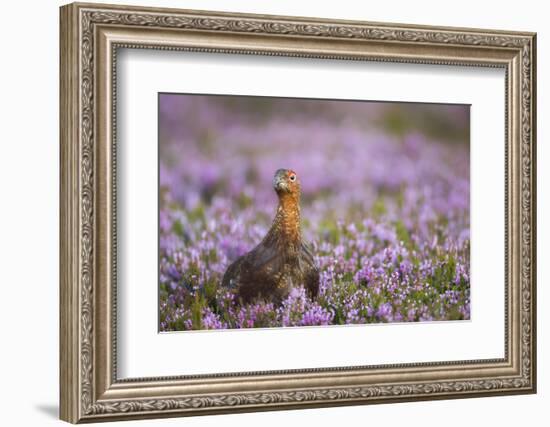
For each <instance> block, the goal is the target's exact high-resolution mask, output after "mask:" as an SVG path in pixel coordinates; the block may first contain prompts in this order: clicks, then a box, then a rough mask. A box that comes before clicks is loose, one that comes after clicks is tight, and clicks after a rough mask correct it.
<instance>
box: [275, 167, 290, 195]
mask: <svg viewBox="0 0 550 427" xmlns="http://www.w3.org/2000/svg"><path fill="white" fill-rule="evenodd" d="M273 188H274V189H275V191H276V192H277V193H278V192H280V191H286V192H288V191H290V188H289V187H288V183H287V182H286V173H285V171H283V172H280V171H277V173H276V174H275V176H274V177H273Z"/></svg>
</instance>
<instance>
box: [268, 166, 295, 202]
mask: <svg viewBox="0 0 550 427" xmlns="http://www.w3.org/2000/svg"><path fill="white" fill-rule="evenodd" d="M273 188H274V189H275V192H276V193H277V195H278V196H279V199H280V198H287V197H288V196H290V197H292V198H294V199H299V197H300V181H299V180H298V175H296V172H294V171H293V170H290V169H278V170H277V171H276V172H275V176H274V177H273Z"/></svg>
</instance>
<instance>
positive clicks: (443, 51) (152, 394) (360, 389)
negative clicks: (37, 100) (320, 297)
mask: <svg viewBox="0 0 550 427" xmlns="http://www.w3.org/2000/svg"><path fill="white" fill-rule="evenodd" d="M60 13H61V15H60V22H61V37H60V43H61V45H60V53H61V62H60V110H61V111H60V137H61V141H60V143H61V150H60V151H61V176H60V180H61V201H60V213H61V218H60V233H61V234H60V386H61V396H60V408H61V410H60V416H61V419H63V420H65V421H68V422H72V423H78V422H90V421H109V420H122V419H130V418H154V417H168V416H185V415H200V414H216V413H227V412H246V411H259V410H281V409H291V408H308V407H322V406H331V405H357V404H369V403H384V402H400V401H411V400H429V399H444V398H459V397H477V396H488V395H497V394H521V393H534V392H535V391H536V317H535V316H536V237H535V236H536V182H535V181H536V169H535V167H536V145H535V141H536V128H535V122H536V117H535V105H536V103H535V93H536V36H535V34H533V33H519V32H508V31H495V30H479V29H462V28H439V27H424V26H413V25H401V24H381V23H368V22H352V21H329V20H322V19H311V18H295V17H279V16H262V15H244V14H229V13H215V12H198V11H187V10H174V9H158V8H142V7H126V6H112V5H99V4H80V3H75V4H70V5H67V6H63V7H62V8H61V11H60ZM120 48H129V49H160V50H174V51H179V50H181V51H194V52H204V53H209V52H212V53H226V54H235V53H238V54H246V55H267V56H289V57H304V58H318V59H342V60H354V61H365V60H369V61H388V62H402V63H410V64H444V65H449V66H453V65H461V66H464V65H471V66H484V67H498V68H502V69H504V70H505V73H506V87H505V90H504V91H503V96H505V104H506V120H505V126H506V129H505V138H506V144H505V147H506V153H505V176H504V177H503V180H504V181H505V188H506V196H505V198H506V202H505V206H506V209H505V212H504V216H505V230H503V231H504V234H505V246H506V248H505V254H503V255H504V257H505V260H506V262H505V279H506V280H505V281H506V283H505V284H504V285H505V295H506V307H505V343H504V346H505V350H504V354H505V357H504V358H502V359H491V360H469V361H457V362H433V363H411V364H403V365H382V366H363V367H337V368H330V369H315V368H312V369H302V370H297V371H274V372H249V373H239V374H223V373H220V374H213V375H204V376H188V377H159V378H137V379H131V380H128V379H124V380H120V379H118V378H117V359H116V348H117V347H116V343H117V335H116V310H117V294H116V269H117V234H116V221H117V216H116V212H117V211H116V188H117V187H116V166H117V159H116V149H115V148H116V145H115V144H116V141H115V139H116V138H115V136H116V132H115V131H116V124H117V117H116V108H115V105H116V101H117V99H116V90H115V89H116V78H117V75H116V72H115V71H116V66H115V65H116V61H117V49H120ZM488 167H490V165H488Z"/></svg>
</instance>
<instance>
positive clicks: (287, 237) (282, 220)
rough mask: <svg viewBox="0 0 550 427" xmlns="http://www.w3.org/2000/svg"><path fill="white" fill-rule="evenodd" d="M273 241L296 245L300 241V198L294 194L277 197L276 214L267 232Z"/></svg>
mask: <svg viewBox="0 0 550 427" xmlns="http://www.w3.org/2000/svg"><path fill="white" fill-rule="evenodd" d="M268 236H269V237H270V240H273V243H277V244H283V245H285V246H288V245H290V246H297V245H299V244H301V241H302V230H301V226H300V200H299V198H298V197H296V196H294V195H286V194H285V195H282V196H280V197H279V205H278V206H277V214H276V215H275V220H274V221H273V225H272V226H271V230H270V231H269V233H268Z"/></svg>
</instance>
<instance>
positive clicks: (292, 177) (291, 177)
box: [289, 174, 296, 182]
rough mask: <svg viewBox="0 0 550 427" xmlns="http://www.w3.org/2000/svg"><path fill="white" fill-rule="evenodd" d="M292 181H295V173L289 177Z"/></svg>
mask: <svg viewBox="0 0 550 427" xmlns="http://www.w3.org/2000/svg"><path fill="white" fill-rule="evenodd" d="M289 179H290V180H291V181H292V182H294V181H296V175H294V174H292V175H290V178H289Z"/></svg>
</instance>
